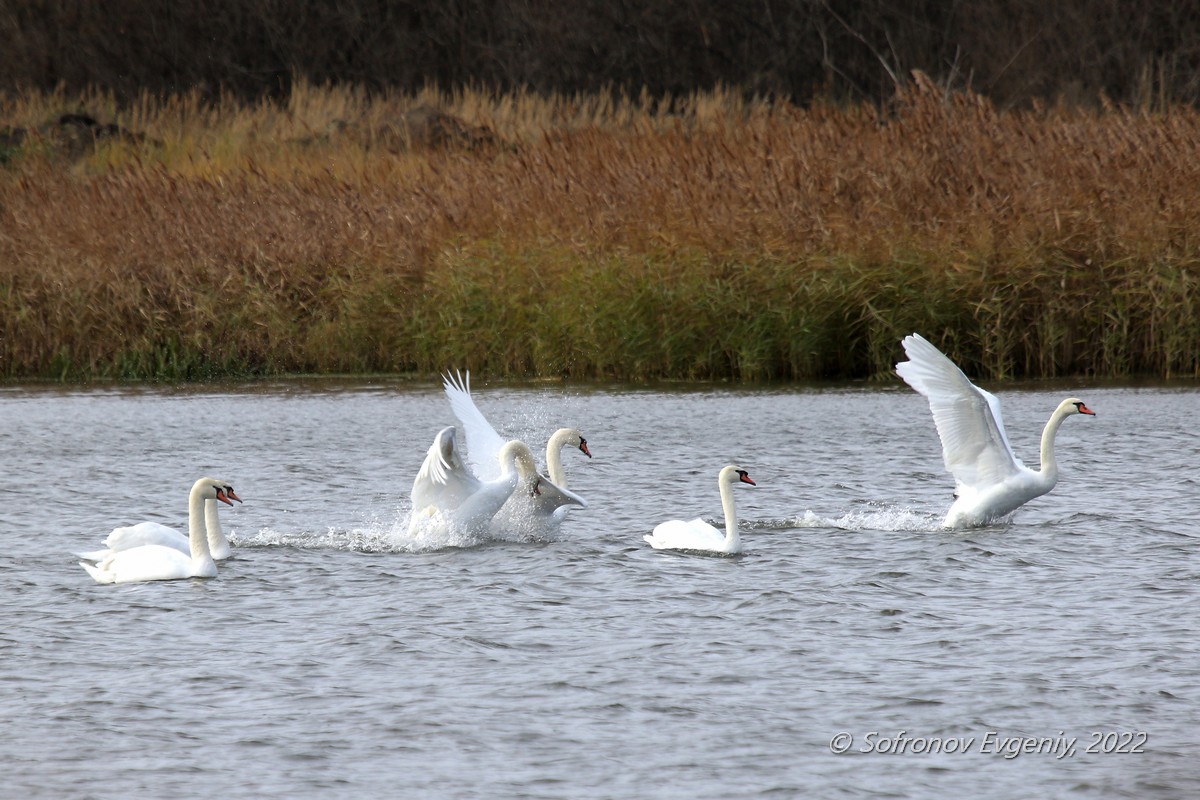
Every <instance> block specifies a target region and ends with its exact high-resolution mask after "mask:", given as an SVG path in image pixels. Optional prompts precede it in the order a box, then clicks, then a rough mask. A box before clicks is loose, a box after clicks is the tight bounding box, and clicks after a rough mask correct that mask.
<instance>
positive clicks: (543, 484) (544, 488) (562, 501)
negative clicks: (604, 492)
mask: <svg viewBox="0 0 1200 800" xmlns="http://www.w3.org/2000/svg"><path fill="white" fill-rule="evenodd" d="M537 486H538V488H537V494H534V495H532V496H530V498H529V499H530V501H531V503H532V505H533V508H534V510H535V513H537V514H545V515H552V514H554V512H555V511H557V510H558V509H560V508H569V507H570V506H579V507H580V508H587V500H584V499H583V498H582V497H580V496H579V495H577V494H575V493H574V492H572V491H571V490H570V489H564V488H562V487H561V486H559V485H558V484H556V483H554V482H553V481H552V480H550V479H549V478H547V477H546V476H545V475H541V474H539V475H538V485H537Z"/></svg>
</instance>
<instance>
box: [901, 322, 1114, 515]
mask: <svg viewBox="0 0 1200 800" xmlns="http://www.w3.org/2000/svg"><path fill="white" fill-rule="evenodd" d="M902 343H903V345H904V352H905V353H906V354H907V355H908V359H909V360H908V361H902V362H900V363H899V364H897V365H896V372H897V373H899V375H900V377H901V378H903V379H904V380H905V382H907V383H908V385H909V386H911V387H912V388H914V389H916V390H917V391H918V392H920V393H921V394H923V395H925V397H926V398H927V399H928V400H929V410H930V411H931V412H933V421H934V424H935V425H937V431H938V436H939V437H940V438H941V440H942V458H943V459H944V460H945V462H946V469H947V470H949V471H950V473H951V474H952V475H953V476H954V481H955V483H956V484H957V489H956V490H955V497H956V498H957V499H956V500H955V501H954V503H953V504H952V505H951V506H950V510H949V511H948V512H947V514H946V518H945V520H944V521H943V522H942V527H944V528H969V527H976V526H980V525H987V524H990V523H992V522H994V521H996V520H999V519H1001V518H1003V517H1005V516H1007V515H1008V514H1011V513H1012V512H1013V511H1015V510H1016V509H1017V508H1019V507H1020V506H1022V505H1024V504H1025V503H1028V502H1029V501H1030V500H1032V499H1033V498H1035V497H1040V496H1041V495H1044V494H1046V493H1047V492H1049V491H1050V490H1051V489H1053V488H1054V484H1055V483H1057V482H1058V463H1057V462H1056V461H1055V459H1054V437H1055V435H1057V433H1058V429H1059V426H1061V425H1062V423H1063V420H1065V419H1066V418H1067V417H1070V416H1073V415H1075V414H1087V415H1089V416H1093V417H1094V416H1096V412H1094V411H1092V410H1091V409H1090V408H1088V407H1087V406H1086V405H1084V403H1083V401H1082V400H1080V399H1078V398H1075V397H1068V398H1067V399H1066V400H1063V401H1062V402H1061V403H1059V404H1058V408H1056V409H1054V413H1053V414H1051V415H1050V420H1049V421H1048V422H1047V423H1046V428H1045V430H1043V431H1042V464H1041V469H1040V470H1037V471H1034V470H1032V469H1029V468H1028V467H1026V466H1025V465H1024V464H1022V463H1021V462H1020V460H1018V459H1017V457H1016V456H1015V455H1013V451H1012V446H1011V445H1010V444H1009V442H1008V435H1007V434H1006V433H1005V432H1004V420H1003V418H1002V417H1001V416H1000V401H999V400H998V399H996V397H995V396H994V395H992V394H991V393H989V392H985V391H984V390H983V389H980V388H979V387H978V386H976V385H975V384H973V383H971V381H970V380H968V379H967V376H966V375H964V374H963V371H962V370H960V369H959V368H958V367H957V366H955V364H954V362H953V361H951V360H950V359H949V358H947V357H946V356H945V355H943V354H942V352H941V351H940V350H938V349H937V348H936V347H934V346H933V345H932V344H930V343H929V342H928V341H927V340H926V339H925V338H923V337H922V336H921V335H920V334H916V333H914V334H912V335H911V336H906V337H904V340H903V342H902Z"/></svg>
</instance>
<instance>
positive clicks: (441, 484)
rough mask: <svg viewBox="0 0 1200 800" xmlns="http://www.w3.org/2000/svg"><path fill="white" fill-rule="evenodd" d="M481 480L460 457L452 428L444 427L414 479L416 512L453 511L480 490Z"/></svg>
mask: <svg viewBox="0 0 1200 800" xmlns="http://www.w3.org/2000/svg"><path fill="white" fill-rule="evenodd" d="M479 488H480V481H479V479H478V478H476V477H475V476H474V475H473V474H472V473H471V472H470V470H468V469H467V468H466V467H465V466H464V465H463V463H462V459H461V458H460V457H459V455H458V448H457V444H456V437H455V431H454V428H453V427H449V428H442V429H441V430H440V431H438V434H437V436H436V437H434V440H433V444H432V445H430V446H429V451H428V452H427V453H426V454H425V460H424V462H422V463H421V469H420V470H418V472H417V477H416V479H415V480H413V487H412V505H413V513H418V512H422V511H425V510H426V509H429V508H431V507H432V508H435V509H437V510H440V511H453V510H454V509H457V508H458V507H459V506H461V505H462V504H463V503H465V502H466V501H467V500H468V499H469V498H470V497H471V496H472V495H474V494H475V493H476V492H478V491H479Z"/></svg>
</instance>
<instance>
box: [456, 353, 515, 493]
mask: <svg viewBox="0 0 1200 800" xmlns="http://www.w3.org/2000/svg"><path fill="white" fill-rule="evenodd" d="M442 383H443V386H444V387H445V389H446V399H447V400H449V401H450V410H451V411H453V412H454V416H456V417H458V421H459V422H461V423H462V426H463V436H464V438H465V440H466V450H467V461H468V462H469V463H470V464H471V469H473V470H474V471H475V474H476V475H477V476H478V477H479V478H480V479H481V480H485V481H490V480H495V479H496V478H498V477H500V464H499V460H498V459H499V457H500V450H501V448H503V447H504V443H505V441H506V440H505V439H504V438H503V437H502V436H501V435H500V434H499V433H497V432H496V429H495V428H493V427H492V424H491V423H490V422H488V421H487V418H486V417H484V416H483V412H481V411H480V410H479V408H478V406H476V405H475V400H474V399H473V398H472V397H471V372H470V370H467V372H466V373H462V372H458V371H457V370H456V371H455V374H454V375H451V374H450V373H449V372H447V373H446V374H444V375H443V376H442Z"/></svg>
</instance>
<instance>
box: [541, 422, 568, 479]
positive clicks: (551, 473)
mask: <svg viewBox="0 0 1200 800" xmlns="http://www.w3.org/2000/svg"><path fill="white" fill-rule="evenodd" d="M570 433H571V432H570V431H568V430H567V429H566V428H562V429H559V430H557V431H555V432H554V435H553V436H551V437H550V442H549V444H547V445H546V476H547V477H548V478H550V480H552V481H554V483H556V484H558V486H559V488H561V489H565V488H567V475H566V472H565V471H564V470H563V464H562V449H563V448H564V447H566V445H567V437H568V436H570Z"/></svg>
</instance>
